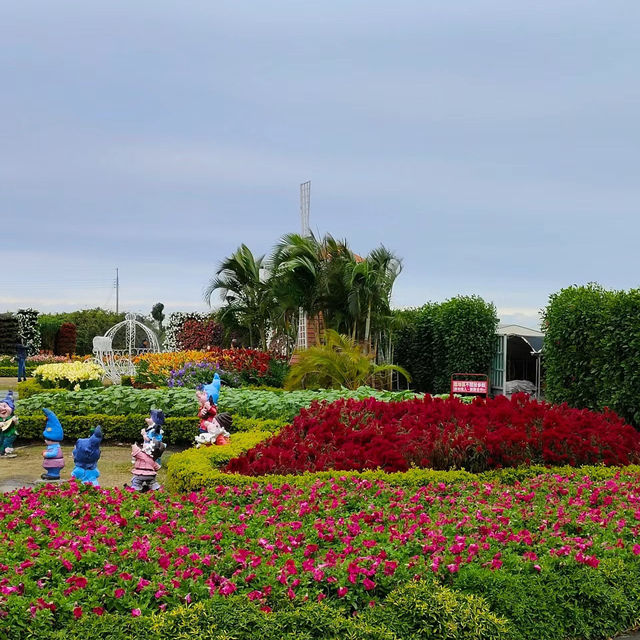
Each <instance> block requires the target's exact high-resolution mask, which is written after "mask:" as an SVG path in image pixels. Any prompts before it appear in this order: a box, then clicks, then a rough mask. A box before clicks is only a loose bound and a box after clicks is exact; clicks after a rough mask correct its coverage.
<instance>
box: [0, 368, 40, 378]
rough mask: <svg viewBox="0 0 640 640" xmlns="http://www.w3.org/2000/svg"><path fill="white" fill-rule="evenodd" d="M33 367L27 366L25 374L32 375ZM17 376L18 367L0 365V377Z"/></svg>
mask: <svg viewBox="0 0 640 640" xmlns="http://www.w3.org/2000/svg"><path fill="white" fill-rule="evenodd" d="M34 369H35V367H27V368H26V371H27V375H28V376H31V375H33V370H34ZM17 377H18V367H0V378H17Z"/></svg>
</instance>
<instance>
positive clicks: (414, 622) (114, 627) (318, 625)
mask: <svg viewBox="0 0 640 640" xmlns="http://www.w3.org/2000/svg"><path fill="white" fill-rule="evenodd" d="M40 613H41V615H40V616H38V618H39V619H38V620H37V623H39V624H41V625H42V627H43V631H44V630H45V629H46V619H47V617H48V616H47V614H48V613H49V612H48V611H46V610H45V611H44V612H40ZM27 625H28V626H29V628H30V631H31V632H33V628H34V626H35V625H34V621H32V620H25V627H26V626H27ZM509 631H510V625H509V624H508V623H507V622H506V621H505V620H504V619H502V618H501V617H500V616H498V615H496V614H495V613H492V612H491V611H490V609H489V607H488V605H487V603H486V602H485V600H484V599H483V598H482V597H481V596H476V595H468V594H464V593H460V592H457V591H454V590H452V589H449V588H447V587H444V586H441V585H438V584H435V583H430V582H415V583H409V584H406V585H403V586H401V587H399V588H397V589H395V590H394V591H392V592H391V593H390V594H389V595H388V596H387V598H386V600H385V602H384V604H383V605H382V606H379V607H375V608H372V609H368V610H366V611H362V612H360V614H359V615H358V616H353V615H349V613H348V612H347V610H346V609H344V608H335V607H331V606H329V605H327V604H325V603H324V602H306V603H304V604H300V605H298V606H296V607H293V606H292V607H288V608H285V609H282V610H278V611H273V612H270V613H266V612H264V611H261V610H260V609H259V608H258V607H257V606H255V605H254V604H252V603H251V602H249V601H248V600H247V599H246V598H244V597H239V596H231V597H228V598H221V597H219V596H218V597H214V598H212V599H211V600H209V601H207V602H198V603H195V604H193V605H184V606H181V607H178V608H176V609H174V610H172V611H169V612H167V613H166V614H155V615H151V616H140V617H137V618H133V617H132V616H131V615H128V616H126V615H114V614H105V615H103V616H85V617H83V618H81V619H80V620H78V621H77V622H76V623H75V624H74V625H73V627H71V628H69V627H68V628H67V629H65V630H64V631H60V632H58V633H55V634H54V635H52V634H51V632H50V631H49V634H47V637H49V638H53V639H54V640H66V639H67V638H69V637H70V636H71V637H77V638H82V637H99V638H102V640H124V639H127V640H166V639H167V638H173V637H175V638H178V637H180V638H192V639H193V640H201V639H202V640H204V639H205V638H206V639H208V640H231V639H233V640H273V638H278V639H279V640H306V639H311V638H324V639H325V640H342V639H344V638H354V639H355V638H358V639H359V640H411V639H416V640H417V639H418V638H455V639H456V640H507V639H509V638H512V637H513V636H512V635H511V633H510V632H509ZM177 632H178V633H179V636H178V635H176V633H177ZM23 633H25V635H24V636H22V635H20V636H18V637H20V638H21V637H27V636H26V633H27V630H26V628H25V630H24V632H23ZM31 637H33V636H31ZM43 637H44V636H43ZM16 640H17V638H16Z"/></svg>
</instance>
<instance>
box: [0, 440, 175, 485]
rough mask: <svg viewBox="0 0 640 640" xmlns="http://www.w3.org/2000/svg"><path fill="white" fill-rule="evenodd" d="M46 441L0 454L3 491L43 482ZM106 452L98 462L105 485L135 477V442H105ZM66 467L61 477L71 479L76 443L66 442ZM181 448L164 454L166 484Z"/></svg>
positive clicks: (161, 476)
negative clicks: (6, 455) (171, 459)
mask: <svg viewBox="0 0 640 640" xmlns="http://www.w3.org/2000/svg"><path fill="white" fill-rule="evenodd" d="M44 448H45V445H44V442H43V443H42V444H32V445H27V446H22V447H21V446H18V447H16V451H15V452H16V454H17V457H16V458H0V493H4V492H6V491H13V490H14V489H18V488H20V487H32V486H34V485H36V484H39V483H41V482H42V480H40V474H42V473H43V472H44V469H43V468H42V452H43V451H44ZM100 450H101V453H102V455H101V456H100V461H99V462H98V469H99V471H100V479H99V480H100V486H101V487H116V486H120V487H121V486H122V485H123V484H124V483H125V482H129V481H130V480H131V468H132V464H131V446H130V445H126V446H115V445H104V446H102V447H100ZM62 451H63V454H64V461H65V467H64V469H63V470H62V472H61V474H60V478H61V481H62V482H63V481H65V480H68V479H69V478H70V476H71V471H73V456H72V455H71V452H72V451H73V444H72V443H69V444H66V443H63V445H62ZM176 451H179V449H173V450H171V449H167V450H166V451H165V453H164V455H163V456H162V468H161V469H160V471H159V472H158V482H159V483H160V484H164V482H165V478H166V473H167V472H166V465H167V461H168V459H169V457H170V456H171V454H172V453H175V452H176Z"/></svg>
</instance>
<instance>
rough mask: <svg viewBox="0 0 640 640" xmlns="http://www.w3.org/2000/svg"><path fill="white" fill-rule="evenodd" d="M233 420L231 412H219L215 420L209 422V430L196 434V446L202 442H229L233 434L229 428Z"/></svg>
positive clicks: (221, 443) (219, 443)
mask: <svg viewBox="0 0 640 640" xmlns="http://www.w3.org/2000/svg"><path fill="white" fill-rule="evenodd" d="M232 422H233V417H232V416H231V414H230V413H219V414H218V415H217V416H216V417H215V418H214V419H213V420H211V421H210V422H207V431H205V432H204V433H199V434H198V435H197V436H196V448H198V447H200V445H201V444H207V445H209V444H218V445H223V444H229V442H230V440H229V438H230V437H231V434H230V433H229V429H230V428H231V424H232Z"/></svg>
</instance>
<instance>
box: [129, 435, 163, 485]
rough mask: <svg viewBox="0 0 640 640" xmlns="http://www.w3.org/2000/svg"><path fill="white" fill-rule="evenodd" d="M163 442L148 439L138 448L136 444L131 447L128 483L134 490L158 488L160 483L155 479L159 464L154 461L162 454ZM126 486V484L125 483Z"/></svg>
mask: <svg viewBox="0 0 640 640" xmlns="http://www.w3.org/2000/svg"><path fill="white" fill-rule="evenodd" d="M164 449H165V444H164V443H163V442H159V441H158V440H153V439H151V440H149V441H148V442H145V443H144V444H143V445H142V448H140V447H139V446H138V445H137V444H134V445H132V447H131V462H132V463H133V471H132V476H133V477H132V478H131V484H130V485H128V486H130V487H131V488H132V489H134V490H135V491H141V492H143V493H144V492H145V491H149V490H152V491H156V490H157V489H160V484H159V483H158V482H157V480H156V474H157V473H158V469H160V465H159V464H158V463H157V462H156V459H157V458H160V457H161V456H162V453H163V451H164ZM125 486H127V485H125Z"/></svg>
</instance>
